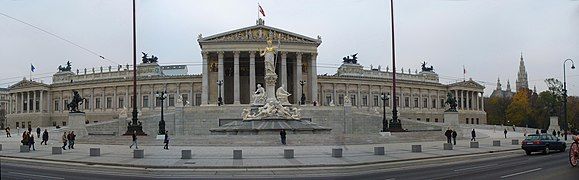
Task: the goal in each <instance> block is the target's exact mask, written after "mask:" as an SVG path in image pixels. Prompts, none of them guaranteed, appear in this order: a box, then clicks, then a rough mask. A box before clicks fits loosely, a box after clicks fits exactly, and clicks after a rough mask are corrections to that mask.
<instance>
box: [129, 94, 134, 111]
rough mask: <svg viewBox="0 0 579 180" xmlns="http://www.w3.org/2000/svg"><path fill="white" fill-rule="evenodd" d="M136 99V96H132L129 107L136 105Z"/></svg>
mask: <svg viewBox="0 0 579 180" xmlns="http://www.w3.org/2000/svg"><path fill="white" fill-rule="evenodd" d="M134 101H135V96H131V99H129V102H130V103H129V107H130V108H132V107H133V105H134Z"/></svg>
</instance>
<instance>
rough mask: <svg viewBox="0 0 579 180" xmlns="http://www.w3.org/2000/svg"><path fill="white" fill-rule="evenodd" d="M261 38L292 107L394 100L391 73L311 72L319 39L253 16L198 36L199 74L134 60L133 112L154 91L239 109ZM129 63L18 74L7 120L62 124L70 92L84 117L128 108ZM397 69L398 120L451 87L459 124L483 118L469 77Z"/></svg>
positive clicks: (260, 80)
mask: <svg viewBox="0 0 579 180" xmlns="http://www.w3.org/2000/svg"><path fill="white" fill-rule="evenodd" d="M268 38H271V39H272V40H273V42H274V45H276V46H278V53H277V56H276V63H275V64H276V74H278V76H279V77H278V81H277V85H276V88H277V87H280V86H284V87H285V89H286V90H287V91H288V92H289V93H290V94H292V96H290V99H289V101H290V103H292V104H294V106H299V104H298V103H299V101H300V98H301V95H302V94H303V95H304V96H305V100H306V101H305V105H303V106H309V108H313V109H314V110H315V109H316V108H317V107H318V106H342V105H344V104H345V101H347V100H346V99H349V100H350V102H351V105H352V110H353V111H357V112H361V113H373V114H374V115H375V114H376V112H381V109H382V108H381V107H382V106H383V105H385V106H386V111H387V113H390V112H391V107H392V99H393V98H390V99H389V100H388V101H386V103H383V102H382V100H381V98H380V95H381V93H385V94H390V92H391V90H392V79H391V77H392V73H393V72H390V71H389V70H388V69H387V70H386V71H383V70H381V69H374V68H369V69H367V68H364V67H363V66H362V65H360V64H359V63H357V62H346V61H344V63H343V64H342V65H341V66H340V67H339V68H338V70H337V72H336V73H335V74H334V75H318V74H317V54H318V50H317V48H318V46H320V45H321V43H322V40H321V37H319V36H318V37H317V38H311V37H307V36H303V35H299V34H296V33H293V32H289V31H285V30H282V29H278V28H274V27H269V26H266V25H264V22H263V20H258V21H257V23H256V25H254V26H249V27H246V28H241V29H237V30H233V31H228V32H224V33H220V34H216V35H212V36H207V37H203V36H202V35H199V36H198V39H197V42H198V43H199V46H200V49H201V52H202V53H201V55H200V56H201V57H202V59H203V60H202V72H201V74H193V75H190V74H188V72H187V68H186V66H183V65H177V66H175V65H173V66H161V65H158V64H156V63H141V64H139V65H138V66H137V76H138V77H137V80H138V83H137V94H136V96H137V98H136V99H137V108H138V110H139V112H140V115H142V116H150V115H154V114H158V113H159V111H160V108H161V101H160V100H159V99H157V98H156V96H155V94H156V93H157V92H161V91H166V92H167V94H169V96H168V98H167V99H166V100H165V101H164V106H165V107H167V112H171V111H174V110H175V103H177V102H178V101H177V99H178V98H182V99H183V103H184V106H185V108H186V110H187V109H188V110H192V111H196V110H203V109H204V108H205V109H211V108H212V107H215V106H217V100H218V98H219V97H220V96H221V97H222V98H223V102H224V106H230V107H237V106H238V107H239V108H240V111H241V108H243V107H246V106H249V105H250V102H251V97H252V96H251V95H252V94H253V93H254V91H255V89H256V86H257V84H264V58H263V57H262V56H261V55H260V52H259V49H262V48H263V47H265V41H266V40H267V39H268ZM161 62H162V59H161ZM134 69H135V68H134V67H132V66H129V65H126V66H121V65H119V66H118V67H110V66H109V67H100V68H96V69H95V68H88V69H86V68H84V69H82V70H81V69H78V70H76V72H75V71H74V70H71V69H70V68H69V70H64V71H60V72H57V73H56V74H54V75H53V81H52V84H45V83H41V82H35V81H31V80H27V79H23V80H22V81H20V82H18V83H16V84H14V85H12V86H10V87H9V88H8V89H9V90H8V93H7V97H8V100H7V101H8V103H7V107H8V115H7V125H8V126H11V127H15V126H19V127H26V126H31V127H35V126H52V125H53V126H55V125H60V126H65V125H66V123H67V120H68V112H67V107H66V104H68V102H69V101H70V99H71V98H72V92H73V91H78V92H79V93H80V95H81V96H82V97H84V98H86V101H85V103H84V104H83V105H81V106H80V110H81V111H84V112H85V113H86V116H87V120H88V121H89V123H94V122H103V121H110V120H112V119H116V118H118V117H119V116H120V115H122V114H130V112H128V111H130V108H132V107H131V105H132V99H133V97H134V94H133V92H132V89H133V88H132V87H133V86H132V72H133V71H134ZM396 73H397V84H398V86H397V88H398V89H397V94H396V95H395V96H393V97H395V98H397V99H398V101H397V102H398V103H397V105H398V107H399V112H400V117H401V118H408V119H414V120H419V121H429V122H443V121H444V120H443V111H444V110H445V109H446V108H445V104H444V101H445V99H446V97H447V93H449V92H450V93H451V94H453V95H454V96H455V97H457V100H458V102H459V107H458V108H459V113H460V114H459V118H461V120H460V122H461V123H469V124H470V123H473V124H486V113H485V112H484V103H483V98H482V97H483V90H484V86H482V85H480V84H478V83H476V82H475V81H473V80H468V81H462V82H456V83H453V84H442V83H440V82H439V79H438V75H437V74H436V73H435V72H434V71H433V70H426V71H421V72H416V73H410V72H408V73H403V72H396ZM218 82H222V83H219V84H221V85H219V84H218ZM314 105H315V106H314ZM319 108H323V107H319ZM207 112H209V113H210V112H211V111H207ZM378 114H380V113H378ZM227 118H235V117H227ZM239 118H240V117H239ZM203 123H205V121H203ZM209 123H214V122H209ZM215 123H219V122H218V121H215Z"/></svg>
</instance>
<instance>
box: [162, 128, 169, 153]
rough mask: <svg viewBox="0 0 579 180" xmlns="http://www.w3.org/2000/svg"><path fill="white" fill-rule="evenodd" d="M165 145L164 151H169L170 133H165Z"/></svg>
mask: <svg viewBox="0 0 579 180" xmlns="http://www.w3.org/2000/svg"><path fill="white" fill-rule="evenodd" d="M163 142H164V143H165V147H163V149H167V150H168V149H169V131H165V141H163Z"/></svg>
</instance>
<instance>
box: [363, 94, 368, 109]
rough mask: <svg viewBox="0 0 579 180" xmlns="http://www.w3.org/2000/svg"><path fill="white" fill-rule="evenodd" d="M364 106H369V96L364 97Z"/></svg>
mask: <svg viewBox="0 0 579 180" xmlns="http://www.w3.org/2000/svg"><path fill="white" fill-rule="evenodd" d="M362 106H368V95H364V96H362Z"/></svg>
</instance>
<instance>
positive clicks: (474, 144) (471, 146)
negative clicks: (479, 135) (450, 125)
mask: <svg viewBox="0 0 579 180" xmlns="http://www.w3.org/2000/svg"><path fill="white" fill-rule="evenodd" d="M470 148H478V141H472V142H470Z"/></svg>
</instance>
